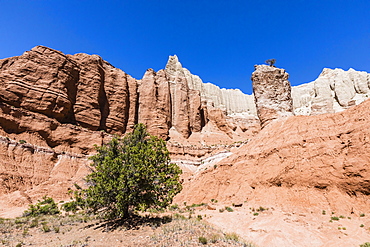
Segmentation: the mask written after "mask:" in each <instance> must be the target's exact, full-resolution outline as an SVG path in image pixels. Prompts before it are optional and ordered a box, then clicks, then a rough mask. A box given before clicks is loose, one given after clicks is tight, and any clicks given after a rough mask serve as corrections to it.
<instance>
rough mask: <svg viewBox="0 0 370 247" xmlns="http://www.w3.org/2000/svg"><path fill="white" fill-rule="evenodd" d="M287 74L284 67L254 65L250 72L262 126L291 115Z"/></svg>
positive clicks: (291, 108) (290, 98)
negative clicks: (253, 69) (252, 70)
mask: <svg viewBox="0 0 370 247" xmlns="http://www.w3.org/2000/svg"><path fill="white" fill-rule="evenodd" d="M288 78H289V74H288V73H286V72H285V70H284V69H279V68H276V67H273V66H268V65H256V66H255V71H254V72H253V74H252V78H251V79H252V82H253V93H254V98H255V102H256V107H257V115H258V118H259V119H260V121H261V126H262V128H263V127H264V126H266V125H267V124H269V123H270V122H271V121H273V120H275V119H279V118H281V117H287V116H292V115H293V101H292V97H291V86H290V83H289V81H288Z"/></svg>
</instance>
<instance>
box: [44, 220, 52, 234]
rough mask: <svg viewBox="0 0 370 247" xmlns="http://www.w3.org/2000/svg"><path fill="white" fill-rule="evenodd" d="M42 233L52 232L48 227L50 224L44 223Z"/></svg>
mask: <svg viewBox="0 0 370 247" xmlns="http://www.w3.org/2000/svg"><path fill="white" fill-rule="evenodd" d="M42 231H43V232H50V231H51V229H50V227H49V226H48V224H47V223H46V222H43V223H42Z"/></svg>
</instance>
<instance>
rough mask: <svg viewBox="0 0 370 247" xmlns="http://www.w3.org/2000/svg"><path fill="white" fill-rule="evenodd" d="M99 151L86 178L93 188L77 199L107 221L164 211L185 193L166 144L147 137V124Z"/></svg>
mask: <svg viewBox="0 0 370 247" xmlns="http://www.w3.org/2000/svg"><path fill="white" fill-rule="evenodd" d="M97 151H98V153H97V154H96V155H94V156H92V157H91V160H92V161H93V164H92V166H93V168H94V171H93V172H92V173H91V174H89V175H88V176H87V177H86V181H87V183H88V184H89V185H90V186H89V188H88V189H85V190H81V191H80V193H78V194H79V196H78V197H79V198H77V199H79V200H80V203H79V204H81V202H82V203H83V204H84V205H85V207H86V208H88V209H89V210H91V211H93V212H95V213H96V212H100V213H103V214H104V215H105V216H106V217H107V218H108V219H117V218H126V217H128V216H129V209H130V208H133V209H138V210H146V209H148V208H165V207H167V206H168V205H169V204H170V203H171V202H172V199H173V197H174V196H175V195H176V194H177V193H179V192H180V191H181V189H182V186H181V183H180V182H179V177H180V174H181V170H180V168H179V167H178V166H177V165H175V164H172V163H170V157H169V152H168V150H167V148H166V143H165V142H164V141H163V140H162V139H159V138H158V137H155V136H152V135H150V134H148V132H147V131H146V128H145V125H144V124H138V125H136V126H135V128H134V131H133V132H132V133H129V134H127V135H126V136H125V137H124V138H119V137H114V138H113V139H112V140H111V141H110V142H109V143H108V144H106V145H103V146H101V147H97ZM81 198H83V200H81ZM77 201H78V200H77Z"/></svg>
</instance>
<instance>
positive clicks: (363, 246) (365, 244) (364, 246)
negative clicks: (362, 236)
mask: <svg viewBox="0 0 370 247" xmlns="http://www.w3.org/2000/svg"><path fill="white" fill-rule="evenodd" d="M360 247H370V243H369V242H366V243H363V244H360Z"/></svg>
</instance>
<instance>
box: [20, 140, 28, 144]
mask: <svg viewBox="0 0 370 247" xmlns="http://www.w3.org/2000/svg"><path fill="white" fill-rule="evenodd" d="M19 143H20V144H25V143H27V142H26V141H25V140H19Z"/></svg>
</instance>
